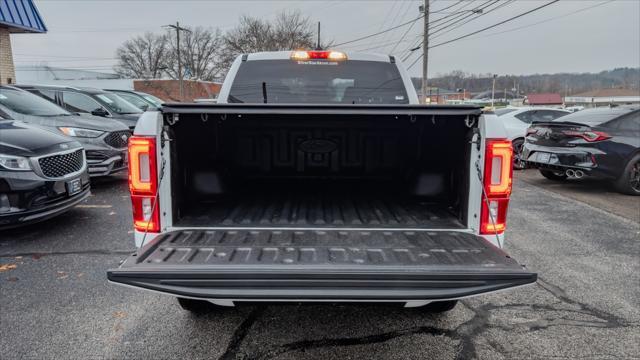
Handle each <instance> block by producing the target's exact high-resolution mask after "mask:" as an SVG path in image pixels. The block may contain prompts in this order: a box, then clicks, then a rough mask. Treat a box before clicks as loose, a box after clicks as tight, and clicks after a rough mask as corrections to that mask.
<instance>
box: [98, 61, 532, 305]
mask: <svg viewBox="0 0 640 360" xmlns="http://www.w3.org/2000/svg"><path fill="white" fill-rule="evenodd" d="M512 155H513V150H512V147H511V142H510V141H509V140H508V139H507V136H506V132H505V130H504V128H503V127H502V125H501V124H500V122H499V121H497V118H496V117H495V115H493V114H483V112H482V110H481V109H480V108H478V107H475V106H467V105H457V106H443V105H430V106H426V105H420V104H419V103H418V98H417V96H416V93H415V90H414V87H413V85H412V83H411V79H410V77H409V75H408V74H407V72H406V70H405V69H404V67H403V66H402V65H401V64H400V63H398V62H397V61H396V60H395V59H394V58H393V57H391V56H387V55H376V54H364V53H357V52H356V53H344V52H338V51H315V50H314V51H286V52H269V53H257V54H245V55H240V56H238V58H237V59H236V60H235V62H234V63H233V65H232V66H231V69H230V71H229V73H228V75H227V78H226V79H225V82H224V84H223V86H222V89H221V92H220V95H219V98H218V103H217V104H201V103H200V104H196V103H194V104H184V103H180V104H164V105H163V107H162V109H161V111H160V112H146V113H145V114H143V115H142V117H141V119H140V121H139V123H138V125H137V127H136V129H135V133H134V136H133V137H132V138H131V140H130V142H129V156H130V174H129V186H130V190H131V198H132V204H133V218H134V228H135V238H136V245H137V246H138V247H139V250H138V251H137V252H136V253H135V254H132V255H131V256H130V257H129V258H127V259H126V260H125V261H124V262H123V264H122V265H121V266H120V267H119V268H117V269H112V270H109V272H108V278H109V280H110V281H111V282H114V283H118V284H123V285H129V286H134V287H137V288H141V289H146V290H152V291H156V292H162V293H166V294H169V295H172V296H175V297H178V298H179V301H180V304H181V305H182V306H183V307H184V308H186V309H188V310H196V309H199V308H201V305H202V304H207V303H213V304H217V305H233V304H236V303H239V302H246V301H252V302H253V301H275V302H292V301H293V302H300V301H307V302H314V301H332V302H340V301H350V302H352V301H358V302H395V303H402V304H404V305H405V306H422V305H428V306H431V307H432V308H434V307H435V308H437V309H445V310H449V309H450V308H452V307H453V305H455V302H456V301H457V300H458V299H461V298H464V297H469V296H476V295H480V294H485V293H489V292H494V291H498V290H504V289H507V288H512V287H517V286H522V285H526V284H531V283H534V282H535V281H536V274H535V273H532V272H530V271H527V270H526V269H525V268H524V267H523V266H521V265H519V264H518V263H517V262H516V261H515V260H514V259H513V258H511V257H510V256H509V255H507V254H506V253H505V252H504V251H503V250H502V247H503V245H504V231H505V229H506V215H507V208H508V203H509V196H510V194H511V183H512V167H511V161H512Z"/></svg>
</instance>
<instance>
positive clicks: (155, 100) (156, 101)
mask: <svg viewBox="0 0 640 360" xmlns="http://www.w3.org/2000/svg"><path fill="white" fill-rule="evenodd" d="M137 94H138V95H140V96H142V97H143V98H144V99H145V100H147V101H148V102H150V103H152V104H153V105H155V106H157V107H159V106H160V105H162V104H164V101H163V100H162V99H159V98H157V97H155V96H153V95H149V94H145V93H137Z"/></svg>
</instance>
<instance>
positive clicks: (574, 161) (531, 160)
mask: <svg viewBox="0 0 640 360" xmlns="http://www.w3.org/2000/svg"><path fill="white" fill-rule="evenodd" d="M544 154H549V156H548V157H547V156H546V155H544ZM603 155H605V154H604V153H603V152H602V151H600V150H598V149H596V148H566V147H549V146H537V145H533V144H530V143H525V144H524V147H523V149H522V159H523V160H524V161H525V162H526V164H527V166H528V167H532V168H538V169H543V170H552V171H565V170H568V169H574V170H582V171H583V172H584V173H585V175H589V176H593V177H602V178H608V177H612V176H614V175H612V174H609V173H608V172H607V171H605V170H604V169H602V168H601V167H600V166H598V163H599V158H600V157H601V156H603Z"/></svg>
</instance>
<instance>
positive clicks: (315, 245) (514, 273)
mask: <svg viewBox="0 0 640 360" xmlns="http://www.w3.org/2000/svg"><path fill="white" fill-rule="evenodd" d="M107 276H108V279H109V280H110V281H111V282H114V283H119V284H122V285H128V286H134V287H137V288H141V289H146V290H153V291H159V292H162V293H167V294H171V295H174V296H184V297H189V298H198V299H216V300H220V299H229V300H233V301H252V300H262V301H264V300H273V301H289V300H305V301H314V300H317V301H322V300H335V301H340V300H344V301H398V302H403V301H408V300H423V301H424V300H444V299H457V298H463V297H468V296H474V295H479V294H483V293H488V292H493V291H497V290H502V289H507V288H512V287H517V286H522V285H526V284H531V283H534V282H535V281H536V279H537V274H535V273H531V272H528V271H526V269H524V267H522V266H521V265H519V264H518V263H517V262H516V261H515V260H513V259H511V258H510V257H509V256H508V255H506V254H505V253H504V252H503V251H502V250H500V249H498V248H497V247H495V246H493V245H491V244H490V243H489V242H488V241H487V240H485V239H483V238H481V237H478V236H476V235H473V234H470V233H465V232H446V231H443V232H430V231H359V230H353V231H341V230H326V231H317V230H219V231H211V230H210V231H176V232H172V233H167V234H163V235H160V236H158V237H157V238H156V239H154V240H153V241H152V242H150V243H149V244H148V245H146V246H145V247H143V248H142V249H140V250H139V251H138V252H137V253H136V254H134V255H132V256H131V257H129V258H128V259H127V260H126V261H125V262H124V263H123V264H122V266H121V267H120V268H117V269H111V270H109V271H108V274H107Z"/></svg>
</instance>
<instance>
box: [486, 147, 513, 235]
mask: <svg viewBox="0 0 640 360" xmlns="http://www.w3.org/2000/svg"><path fill="white" fill-rule="evenodd" d="M512 161H513V147H512V145H511V141H509V140H492V139H490V140H487V149H486V154H485V161H484V184H483V185H484V188H485V193H486V199H484V198H483V199H482V210H481V212H480V233H481V234H495V233H502V232H504V230H505V229H506V226H507V208H508V206H509V196H510V195H511V183H512V177H513V163H512ZM483 197H484V195H483Z"/></svg>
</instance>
